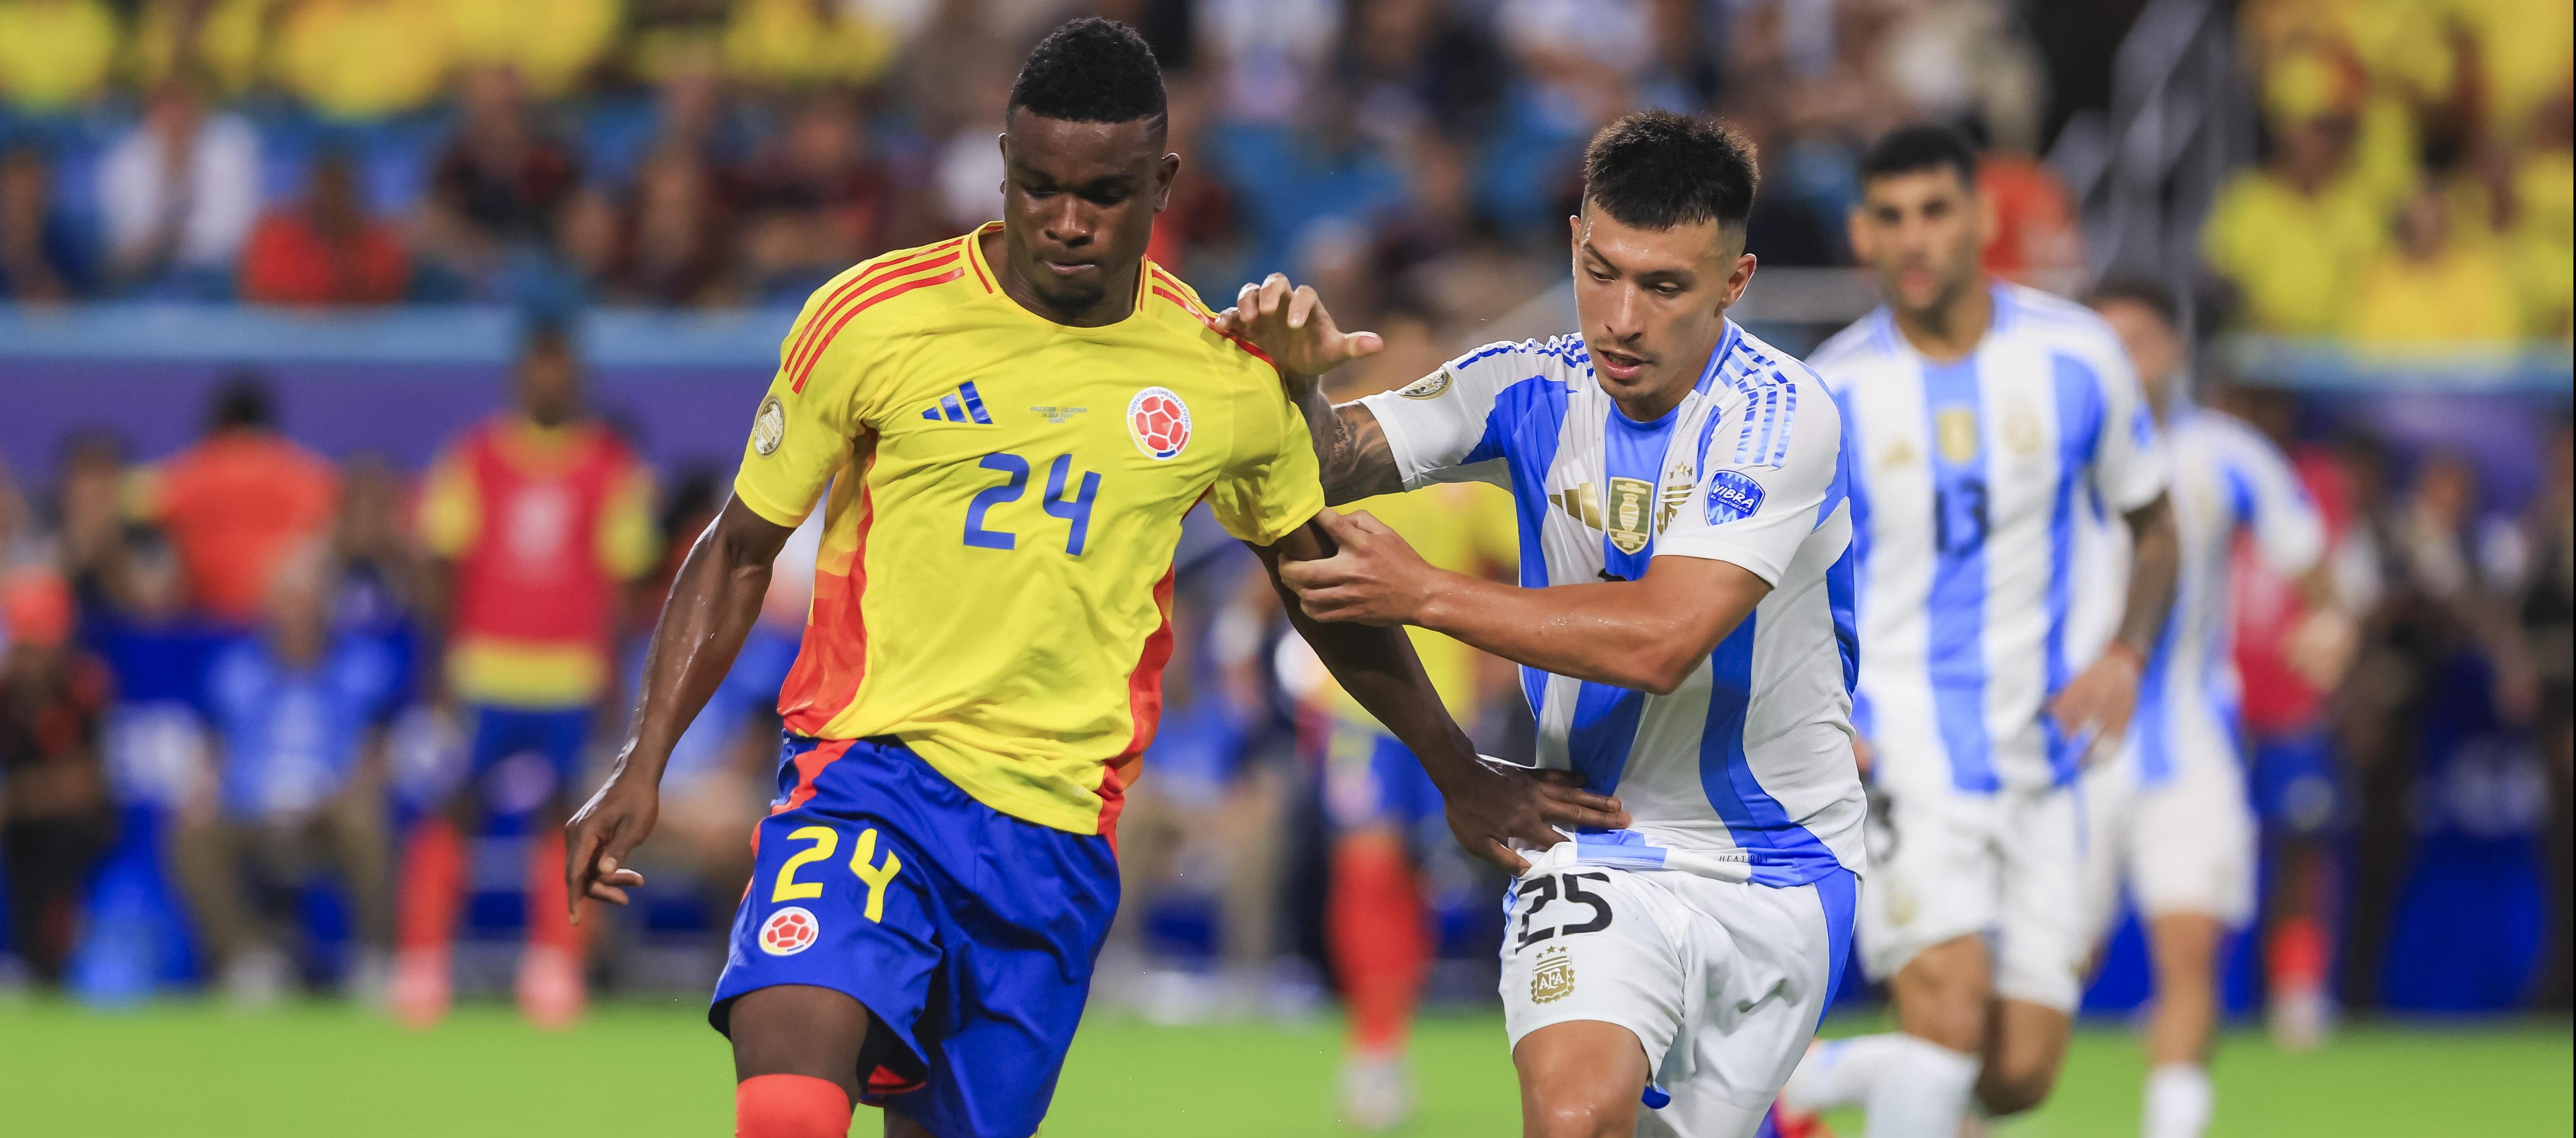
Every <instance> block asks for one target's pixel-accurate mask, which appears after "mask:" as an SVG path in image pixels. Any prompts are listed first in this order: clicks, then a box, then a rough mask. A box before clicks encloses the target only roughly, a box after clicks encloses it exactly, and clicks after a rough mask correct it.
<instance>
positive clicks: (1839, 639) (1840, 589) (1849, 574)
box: [1808, 391, 1862, 718]
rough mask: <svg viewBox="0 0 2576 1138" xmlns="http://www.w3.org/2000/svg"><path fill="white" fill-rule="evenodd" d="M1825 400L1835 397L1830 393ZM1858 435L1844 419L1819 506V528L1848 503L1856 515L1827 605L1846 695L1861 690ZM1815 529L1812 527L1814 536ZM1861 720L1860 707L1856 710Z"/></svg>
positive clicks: (1828, 584)
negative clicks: (1831, 473)
mask: <svg viewBox="0 0 2576 1138" xmlns="http://www.w3.org/2000/svg"><path fill="white" fill-rule="evenodd" d="M1825 398H1827V399H1831V398H1833V393H1832V392H1830V391H1828V392H1826V393H1825ZM1853 442H1854V436H1853V434H1852V421H1851V419H1850V417H1848V416H1845V417H1844V418H1843V420H1842V431H1841V436H1840V437H1839V438H1836V439H1835V440H1834V480H1833V481H1832V482H1831V483H1829V484H1828V485H1827V486H1826V487H1825V500H1824V501H1822V502H1820V503H1817V505H1816V526H1817V527H1821V526H1823V525H1824V524H1825V523H1826V522H1828V521H1831V520H1833V516H1834V509H1835V507H1837V506H1841V505H1843V504H1844V503H1846V502H1848V503H1850V506H1851V511H1852V516H1851V517H1850V518H1849V519H1848V520H1849V522H1850V523H1851V531H1852V533H1851V539H1850V540H1849V541H1846V542H1844V543H1843V551H1842V554H1841V555H1840V556H1838V557H1835V558H1834V563H1833V564H1832V565H1830V566H1827V567H1826V569H1825V603H1826V605H1827V606H1828V607H1829V608H1831V609H1832V610H1833V614H1834V647H1835V648H1836V650H1838V651H1840V652H1841V653H1842V658H1843V692H1844V693H1845V694H1850V693H1852V692H1856V691H1858V690H1860V574H1859V566H1860V535H1861V528H1860V527H1861V522H1862V519H1861V516H1860V496H1859V495H1858V494H1857V493H1855V492H1854V490H1853V485H1854V483H1853V479H1852V455H1853V454H1854V453H1855V448H1854V447H1853V445H1852V444H1853ZM1814 529H1815V527H1810V528H1809V531H1808V532H1810V533H1812V532H1814ZM1852 714H1853V716H1854V717H1855V718H1857V717H1858V716H1859V714H1860V709H1859V707H1857V706H1855V707H1853V709H1852Z"/></svg>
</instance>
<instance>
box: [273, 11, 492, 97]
mask: <svg viewBox="0 0 2576 1138" xmlns="http://www.w3.org/2000/svg"><path fill="white" fill-rule="evenodd" d="M449 59H450V56H449V53H448V23H447V14H446V13H445V12H444V11H442V10H441V9H440V8H439V6H438V5H437V4H436V3H435V2H433V0H305V2H304V3H303V4H301V5H299V6H297V8H296V9H295V11H294V12H293V13H291V14H289V15H288V16H287V17H286V22H285V26H284V27H283V28H282V29H280V31H279V32H278V41H277V78H278V81H279V83H280V85H281V86H284V87H285V88H286V89H287V90H288V91H290V92H292V93H294V94H295V95H297V96H298V97H300V98H302V99H303V100H304V101H305V102H306V103H308V104H310V105H311V106H312V107H313V109H314V110H316V111H319V112H321V113H322V114H323V115H324V116H326V117H329V118H336V119H366V118H381V117H383V116H386V115H393V114H400V113H402V112H404V111H409V110H414V109H417V108H419V107H421V106H424V105H426V104H428V103H429V101H430V100H432V99H435V98H437V97H438V95H439V94H440V92H441V91H442V90H444V89H445V85H446V81H447V66H448V61H449Z"/></svg>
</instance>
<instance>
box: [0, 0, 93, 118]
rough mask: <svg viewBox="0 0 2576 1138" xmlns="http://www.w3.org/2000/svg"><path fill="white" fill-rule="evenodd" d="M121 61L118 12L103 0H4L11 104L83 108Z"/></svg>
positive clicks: (0, 30)
mask: <svg viewBox="0 0 2576 1138" xmlns="http://www.w3.org/2000/svg"><path fill="white" fill-rule="evenodd" d="M115 62H116V16H115V14H114V13H113V12H111V11H109V9H108V6H107V5H106V4H104V3H101V2H100V0H0V96H6V97H7V98H8V100H9V101H10V102H12V103H15V104H17V105H18V106H20V107H23V108H25V109H27V110H29V111H33V112H36V113H38V114H48V115H57V114H65V113H68V112H71V111H74V110H77V109H78V108H79V106H80V104H81V102H82V101H83V100H85V99H88V98H89V97H90V96H92V95H95V94H97V93H98V92H99V90H100V89H101V88H103V87H105V86H106V85H107V77H108V71H109V69H110V68H111V67H112V66H113V65H114V64H115Z"/></svg>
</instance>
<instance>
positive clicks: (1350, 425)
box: [1285, 375, 1404, 506]
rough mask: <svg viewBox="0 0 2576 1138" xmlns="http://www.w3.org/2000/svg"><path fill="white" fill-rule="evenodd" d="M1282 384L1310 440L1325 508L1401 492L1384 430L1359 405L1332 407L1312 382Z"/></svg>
mask: <svg viewBox="0 0 2576 1138" xmlns="http://www.w3.org/2000/svg"><path fill="white" fill-rule="evenodd" d="M1285 378H1286V382H1287V384H1288V391H1289V394H1290V395H1291V396H1293V397H1294V398H1295V399H1296V401H1297V409H1298V410H1299V411H1301V412H1304V414H1305V416H1306V433H1307V434H1308V435H1309V436H1311V437H1312V438H1313V439H1314V440H1315V464H1316V467H1317V472H1318V474H1320V476H1321V480H1322V482H1323V483H1324V502H1325V504H1327V505H1333V506H1338V505H1341V504H1343V503H1345V502H1356V501H1359V500H1360V499H1362V498H1374V497H1376V496H1378V495H1380V494H1393V493H1395V492H1396V491H1398V490H1402V489H1404V477H1403V475H1401V474H1400V473H1398V472H1397V471H1396V469H1395V451H1394V450H1393V448H1391V447H1389V446H1388V445H1387V441H1386V428H1385V427H1383V426H1380V425H1379V424H1378V421H1377V415H1376V413H1375V412H1372V411H1370V410H1369V409H1368V408H1367V407H1366V406H1365V405H1362V404H1359V403H1344V404H1342V405H1340V406H1338V407H1336V406H1334V405H1333V401H1332V400H1330V399H1327V398H1325V396H1324V385H1323V383H1322V382H1321V381H1320V380H1319V379H1317V378H1316V377H1314V376H1299V375H1292V376H1287V377H1285Z"/></svg>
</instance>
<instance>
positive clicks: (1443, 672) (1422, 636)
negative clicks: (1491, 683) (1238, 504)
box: [1325, 482, 1520, 727]
mask: <svg viewBox="0 0 2576 1138" xmlns="http://www.w3.org/2000/svg"><path fill="white" fill-rule="evenodd" d="M1343 508H1344V509H1346V510H1366V511H1368V512H1369V514H1370V516H1372V517H1375V518H1376V519H1377V520H1379V521H1381V522H1385V523H1386V527H1387V528H1388V529H1391V530H1394V531H1395V532H1396V533H1397V534H1398V535H1400V536H1402V537H1403V538H1404V540H1405V542H1406V544H1409V545H1411V546H1412V547H1413V549H1414V552H1416V553H1419V554H1421V555H1422V559H1423V560H1424V561H1427V562H1430V563H1431V564H1433V565H1435V566H1438V567H1439V568H1442V569H1447V570H1450V571H1451V572H1456V573H1465V574H1467V575H1469V576H1471V577H1482V576H1484V575H1485V574H1486V572H1487V571H1488V570H1489V569H1505V570H1508V569H1513V568H1517V567H1518V566H1519V564H1520V523H1519V520H1518V519H1517V518H1516V517H1515V516H1514V514H1513V512H1512V496H1511V493H1510V492H1509V491H1506V490H1503V489H1500V488H1498V487H1494V486H1488V485H1486V484H1484V483H1482V482H1449V483H1442V484H1439V485H1435V486H1425V487H1423V488H1422V489H1420V490H1415V491H1413V492H1411V493H1404V494H1381V495H1379V496H1377V497H1375V498H1369V499H1366V500H1364V501H1359V502H1353V503H1351V504H1350V505H1348V506H1345V507H1343ZM1405 631H1406V632H1408V633H1410V634H1412V637H1413V653H1414V655H1416V656H1419V657H1421V658H1422V670H1423V672H1424V674H1426V675H1428V676H1430V677H1431V686H1432V687H1434V688H1437V689H1439V691H1440V701H1441V702H1442V703H1444V704H1447V705H1448V707H1449V714H1450V716H1451V717H1452V718H1454V719H1456V720H1457V721H1458V722H1460V723H1473V722H1475V718H1476V658H1477V656H1478V653H1477V651H1476V650H1475V649H1474V648H1470V647H1468V646H1467V645H1466V644H1464V643H1462V642H1460V641H1457V640H1453V639H1451V638H1449V637H1447V636H1443V635H1441V634H1440V633H1437V632H1433V631H1431V630H1429V629H1426V628H1416V627H1412V626H1407V627H1406V628H1405ZM1325 690H1326V693H1327V696H1326V698H1327V702H1328V704H1329V706H1330V707H1331V709H1332V712H1333V714H1335V715H1337V716H1339V717H1341V718H1342V719H1344V720H1346V721H1348V722H1351V723H1354V724H1368V725H1370V726H1371V727H1375V726H1376V724H1377V720H1376V719H1375V718H1374V717H1372V716H1371V715H1369V713H1368V712H1367V710H1366V709H1363V708H1362V707H1360V702H1359V701H1358V700H1357V699H1354V698H1352V697H1351V694H1350V693H1349V692H1348V691H1345V690H1343V688H1342V685H1341V684H1339V683H1335V682H1332V681H1330V680H1327V681H1326V684H1325Z"/></svg>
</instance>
